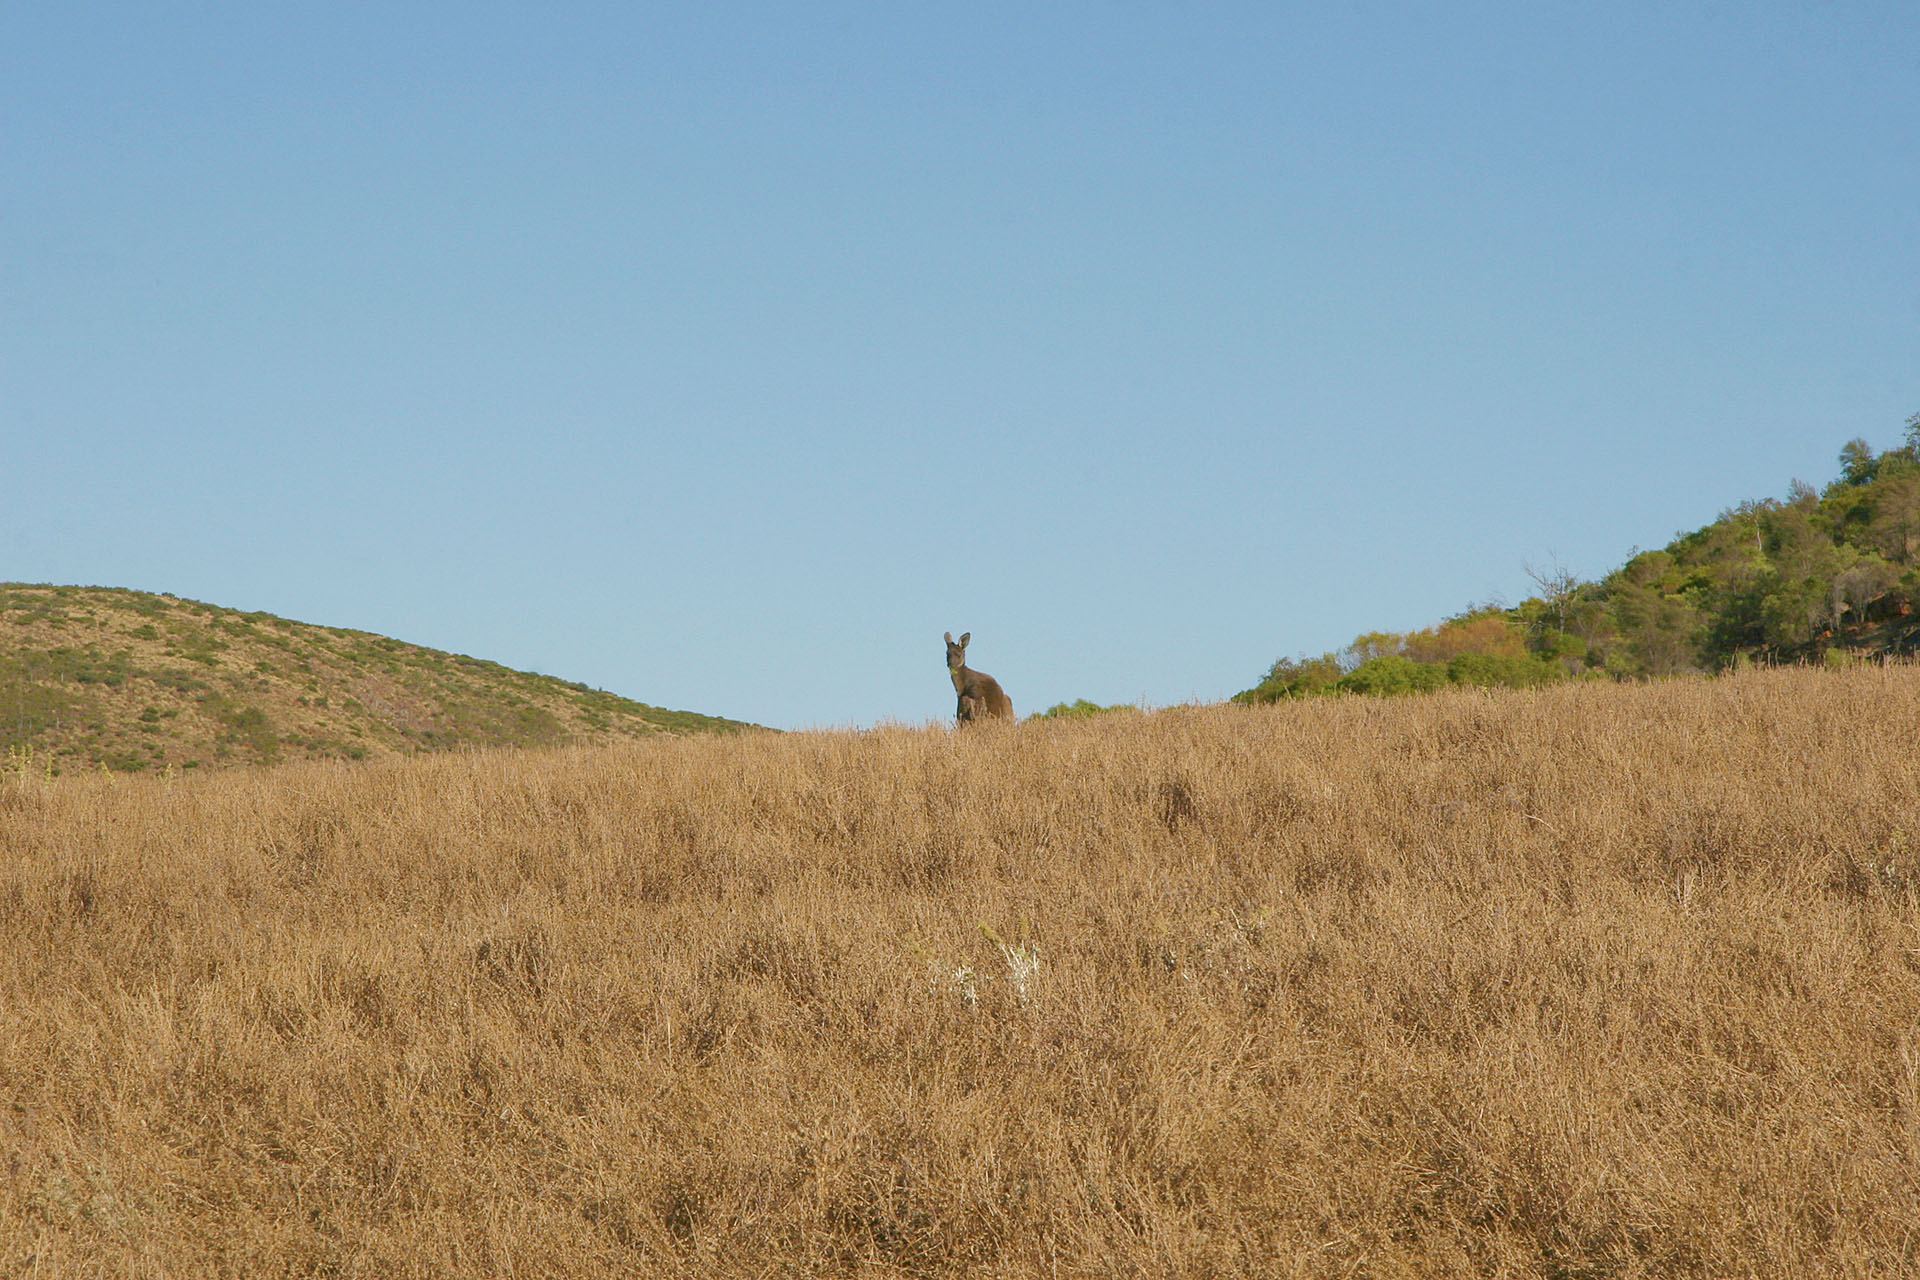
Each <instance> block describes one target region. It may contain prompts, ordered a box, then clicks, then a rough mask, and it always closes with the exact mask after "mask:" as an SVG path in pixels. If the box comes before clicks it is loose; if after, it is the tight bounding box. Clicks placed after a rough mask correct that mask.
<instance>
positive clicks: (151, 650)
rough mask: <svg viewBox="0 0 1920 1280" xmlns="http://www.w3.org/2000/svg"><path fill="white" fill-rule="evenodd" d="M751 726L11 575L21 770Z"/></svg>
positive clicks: (11, 733)
mask: <svg viewBox="0 0 1920 1280" xmlns="http://www.w3.org/2000/svg"><path fill="white" fill-rule="evenodd" d="M751 727H754V726H750V725H746V724H744V723H742V722H740V721H736V720H728V719H725V718H723V717H719V716H708V715H701V714H698V713H696V712H690V711H672V710H667V709H665V708H661V707H655V706H650V705H648V704H646V703H643V702H636V701H634V700H633V699H630V698H623V697H620V696H619V695H617V694H612V693H608V692H606V691H604V690H599V689H593V688H589V687H588V686H587V685H584V684H580V683H578V682H575V681H568V680H563V679H560V678H559V677H555V676H547V675H540V674H537V673H535V672H529V671H517V670H514V669H513V668H510V667H507V666H504V665H502V664H500V663H497V662H492V661H489V660H487V659H483V658H475V657H472V656H470V655H467V654H457V653H448V652H446V651H444V650H439V649H432V648H429V647H427V646H425V645H416V644H412V643H409V642H407V641H402V640H396V639H394V638H392V637H390V636H383V635H379V634H378V633H375V632H370V631H358V630H354V629H351V628H346V627H332V626H327V625H324V624H319V623H306V622H295V621H293V620H291V619H287V618H281V617H278V616H276V615H274V614H270V613H265V612H260V611H247V610H240V609H230V608H227V607H225V606H221V605H214V604H208V603H206V602H204V601H199V600H190V599H187V598H184V597H180V596H175V595H171V594H166V593H158V592H146V591H135V590H132V589H129V588H125V587H80V586H60V585H53V584H45V583H18V582H8V583H0V748H4V750H5V757H4V761H0V763H4V764H5V765H6V766H8V767H11V768H14V769H16V770H29V769H31V770H36V771H41V770H44V771H46V772H48V773H60V772H64V771H70V770H73V769H76V768H87V769H98V768H106V769H109V770H114V771H120V772H139V771H143V770H148V769H160V770H167V769H181V770H185V769H200V768H220V767H227V766H232V765H241V764H274V763H279V762H282V761H286V760H298V759H326V758H347V759H366V758H371V757H379V756H390V755H411V754H417V753H420V752H430V751H444V750H451V749H458V748H463V747H509V746H514V747H549V746H565V745H574V744H585V743H596V742H606V741H612V740H615V739H619V738H635V737H644V736H649V735H652V734H658V733H670V734H684V733H697V732H714V731H718V732H733V731H737V730H740V729H745V728H751Z"/></svg>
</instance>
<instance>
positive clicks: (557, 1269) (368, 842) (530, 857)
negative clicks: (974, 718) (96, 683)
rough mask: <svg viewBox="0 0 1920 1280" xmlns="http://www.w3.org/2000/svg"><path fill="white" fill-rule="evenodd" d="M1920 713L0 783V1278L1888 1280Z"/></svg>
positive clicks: (1761, 684)
mask: <svg viewBox="0 0 1920 1280" xmlns="http://www.w3.org/2000/svg"><path fill="white" fill-rule="evenodd" d="M1916 741H1920V671H1916V670H1915V669H1914V668H1910V667H1887V668H1874V669H1866V670H1855V671H1848V672H1834V673H1829V672H1812V671H1800V672H1760V673H1751V674H1745V675H1739V676H1733V677H1728V678H1725V679H1719V680H1712V681H1690V682H1676V683H1668V684H1655V685H1642V686H1614V685H1604V686H1597V685H1579V686H1571V687H1562V688H1557V689H1553V690H1548V691H1542V692H1535V693H1510V694H1499V695H1494V694H1486V693H1475V692H1462V693H1453V694H1443V695H1438V696H1435V697H1432V698H1427V699H1420V700H1400V701H1378V700H1361V699H1342V700H1328V701H1314V702H1308V703H1292V704H1281V705H1277V706H1274V707H1268V708H1260V709H1245V708H1230V707H1215V708H1181V709H1173V710H1167V711H1161V712H1158V713H1155V714H1152V715H1144V716H1116V717H1096V718H1091V719H1059V720H1053V721H1048V722H1029V723H1025V724H1020V725H1012V726H1000V725H986V726H982V727H979V728H975V729H971V730H969V731H967V732H963V733H956V732H951V731H948V730H946V729H940V728H930V729H914V728H886V729H881V730H877V731H874V732H870V733H864V734H854V733H838V734H824V733H823V734H803V735H790V736H784V737H781V736H774V735H749V736H746V737H739V738H724V739H723V738H697V739H676V740H658V741H641V742H635V743H631V744H622V745H616V746H608V747H601V748H594V749H590V750H584V749H583V750H575V751H571V752H565V753H557V754H535V753H511V752H497V753H482V754H468V755H457V756H440V757H425V758H419V759H414V760H411V761H387V762H375V763H370V764H366V765H363V766H350V765H336V764H296V765H288V766H285V767H282V768H279V769H275V770H270V771H251V772H247V771H242V772H235V773H231V774H224V775H218V776H212V777H205V778H193V779H183V780H179V781H174V782H166V781H162V780H160V779H157V778H146V779H125V778H117V779H99V778H75V779H65V778H58V779H52V780H48V779H46V778H44V777H40V776H26V777H9V778H7V779H6V780H4V781H3V782H0V954H4V955H5V957H6V963H5V965H4V966H0V1153H3V1154H0V1160H3V1161H4V1164H3V1165H0V1274H21V1275H30V1274H40V1275H77V1276H84V1275H155V1276H161V1275H179V1276H187V1275H196V1276H200V1275H208V1276H211V1275H231V1276H280V1275H286V1276H294V1275H301V1276H304V1275H337V1276H441V1275H602V1274H604V1275H661V1276H721V1277H725V1276H742V1277H745V1276H755V1277H758V1276H773V1275H792V1276H807V1275H863V1276H888V1275H902V1276H904V1275H956V1276H957V1275H968V1276H1089V1277H1091V1276H1133V1275H1138V1276H1196V1277H1198V1276H1222V1275H1251V1276H1295V1275H1297V1276H1345V1275H1370V1276H1400V1275H1405V1276H1415V1275H1500V1276H1551V1277H1566V1278H1572V1277H1603V1276H1609V1277H1610V1276H1656V1275H1657V1276H1665V1275H1701V1276H1719V1275H1726V1276H1754V1275H1759V1276H1806V1275H1819V1274H1847V1275H1895V1274H1903V1273H1904V1274H1911V1273H1914V1272H1916V1271H1920V1228H1916V1225H1915V1224H1916V1223H1920V1017H1917V1015H1920V831H1916V820H1917V819H1920V757H1917V756H1916V753H1915V751H1914V743H1915V742H1916Z"/></svg>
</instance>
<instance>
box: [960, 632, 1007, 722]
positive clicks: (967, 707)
mask: <svg viewBox="0 0 1920 1280" xmlns="http://www.w3.org/2000/svg"><path fill="white" fill-rule="evenodd" d="M971 639H973V632H971V631H969V632H966V633H965V634H964V635H962V636H961V637H960V641H959V643H957V644H956V643H954V639H953V632H951V631H949V632H947V674H948V675H950V676H952V677H953V691H954V692H955V693H957V694H959V695H960V705H959V706H958V707H957V708H956V709H955V711H954V714H955V715H956V716H958V717H959V718H960V723H961V724H971V723H972V722H973V721H975V720H1011V719H1013V699H1012V698H1009V697H1008V696H1007V691H1006V690H1005V689H1002V688H1001V687H1000V682H999V681H998V680H995V679H994V678H993V677H992V676H990V675H987V674H986V673H985V672H981V671H975V670H974V669H973V668H972V667H969V666H968V665H967V641H969V640H971Z"/></svg>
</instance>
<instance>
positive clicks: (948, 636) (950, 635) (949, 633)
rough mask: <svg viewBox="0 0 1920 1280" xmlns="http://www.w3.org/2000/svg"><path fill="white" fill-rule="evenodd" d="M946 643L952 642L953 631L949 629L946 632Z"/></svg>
mask: <svg viewBox="0 0 1920 1280" xmlns="http://www.w3.org/2000/svg"><path fill="white" fill-rule="evenodd" d="M947 643H948V644H952V643H953V632H951V631H949V632H947Z"/></svg>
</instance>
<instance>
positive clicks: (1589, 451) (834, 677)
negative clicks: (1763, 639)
mask: <svg viewBox="0 0 1920 1280" xmlns="http://www.w3.org/2000/svg"><path fill="white" fill-rule="evenodd" d="M1916 410H1920V9H1916V8H1915V7H1914V5H1913V4H1912V3H1911V2H1910V0H1902V2H1900V3H1888V4H1869V3H1860V4H1853V3H1849V4H1811V3H1810V4H1793V5H1787V4H1770V3H1755V4H1741V5H1692V4H1672V3H1650V4H1642V3H1613V4H1604V5H1597V4H1577V5H1576V4H1535V3H1528V4H1510V5H1468V4H1447V5H1435V4H1380V3H1360V4H1340V5H1332V4H1313V5H1306V4H1299V5H1290V4H1212V5H1190V4H1180V5H1175V4H1138V3H1101V4H1091V3H1062V4H1046V5H1033V4H1018V5H1013V4H968V5H951V6H928V5H918V4H897V3H890V4H873V5H847V4H834V3H819V2H813V3H806V4H755V5H731V4H699V5H695V4H681V3H659V4H631V3H620V4H599V3H582V4H569V5H558V6H544V5H541V6H536V5H507V4H498V3H485V2H479V3H474V2H466V3H461V4H443V3H437V2H436V3H407V4H384V3H383V4H377V5H374V4H324V5H321V4H312V5H298V4H286V5H282V4H259V3H254V2H252V0H249V2H248V3H234V4H224V3H178V4H164V5H163V4H139V5H134V4H128V5H102V4H93V3H86V2H85V0H79V2H75V3H61V4H30V3H25V2H24V0H13V2H12V3H0V580H7V579H11V580H24V581H36V582H39V581H47V582H61V583H78V584H97V585H110V586H128V587H136V588H141V589H146V590H155V591H170V592H173V593H175V594H178V595H183V596H189V597H193V598H197V599H203V600H208V601H212V602H214V603H218V604H222V605H228V606H233V607H238V608H244V609H264V610H268V611H270V612H273V613H277V614H281V615H283V616H286V617H292V618H297V619H301V620H303V621H309V622H321V623H327V624H332V625H337V626H350V627H359V628H364V629H367V630H370V631H377V632H382V633H385V634H388V635H392V636H397V637H399V638H401V639H404V640H409V641H413V642H416V643H420V644H426V645H431V646H434V647H437V648H443V649H451V650H456V651H460V652H465V653H471V654H475V655H477V656H481V657H486V658H491V659H495V660H497V661H501V662H504V663H507V664H509V665H512V666H516V667H523V668H529V669H533V670H538V671H544V672H548V673H551V674H555V675H561V676H565V677H568V678H570V679H577V680H583V681H586V682H587V683H589V684H592V685H596V686H599V687H603V688H607V689H610V690H613V691H615V692H617V693H622V694H626V695H628V696H630V697H635V698H639V699H642V700H644V701H648V702H653V703H658V704H662V705H667V706H672V707H679V708H686V709H690V710H695V711H703V712H709V713H714V714H721V715H728V716H734V717H738V718H741V719H747V720H754V721H758V722H761V723H765V724H772V725H777V726H781V727H799V726H809V725H847V724H862V725H864V724H872V723H875V722H877V721H880V720H884V719H898V720H905V721H909V722H916V721H923V720H929V719H933V718H936V717H941V716H947V715H951V713H952V709H953V696H952V692H951V687H950V686H949V684H948V683H947V679H946V673H945V670H944V666H943V662H942V647H941V633H942V632H944V631H948V630H951V631H953V632H954V633H955V634H958V633H959V632H961V631H971V632H972V633H973V635H974V643H973V650H972V654H971V657H972V659H973V661H974V664H975V665H976V666H978V667H980V668H981V669H984V670H987V671H990V672H992V673H993V674H994V675H996V676H997V677H999V679H1000V680H1001V682H1002V683H1003V684H1004V685H1005V686H1006V687H1007V689H1008V691H1009V692H1010V693H1011V694H1012V695H1013V698H1014V700H1015V703H1016V706H1017V707H1018V708H1019V709H1020V711H1021V712H1023V713H1025V712H1030V711H1037V710H1041V709H1043V708H1044V707H1046V706H1047V705H1049V704H1051V703H1053V702H1057V701H1062V700H1071V699H1074V698H1082V697H1084V698H1091V699H1094V700H1096V701H1100V702H1120V701H1135V700H1140V699H1144V700H1146V701H1148V702H1150V703H1154V704H1167V703H1174V702H1181V701H1185V700H1189V699H1206V700H1211V699H1218V698H1221V697H1225V696H1227V695H1229V694H1231V693H1233V692H1235V691H1236V690H1239V689H1242V688H1246V687H1248V686H1249V685H1252V684H1253V683H1255V682H1256V681H1257V680H1258V679H1259V678H1260V676H1261V675H1262V674H1263V673H1264V671H1265V670H1266V668H1267V666H1268V664H1269V663H1270V662H1272V660H1273V659H1274V658H1276V657H1278V656H1281V655H1283V654H1293V653H1300V652H1305V653H1319V652H1322V651H1324V650H1327V649H1332V648H1338V647H1340V646H1341V645H1343V644H1344V643H1346V642H1347V641H1348V640H1350V639H1351V638H1352V637H1353V636H1354V635H1355V634H1357V633H1359V632H1361V631H1365V630H1372V629H1396V630H1398V629H1408V628H1413V627H1419V626H1424V625H1428V624H1430V623H1432V622H1434V621H1436V620H1438V619H1440V618H1441V617H1443V616H1445V615H1447V614H1450V613H1454V612H1458V611H1459V610H1460V609H1462V608H1464V607H1466V606H1467V605H1469V604H1472V603H1475V602H1479V601H1484V600H1486V599H1488V598H1490V597H1494V596H1500V597H1504V598H1505V599H1507V600H1508V601H1516V600H1518V599H1520V598H1522V597H1524V596H1525V595H1526V594H1527V592H1528V582H1527V579H1526V576H1525V573H1524V568H1523V566H1524V565H1525V564H1526V563H1527V562H1528V561H1532V562H1535V563H1542V562H1545V561H1546V560H1547V558H1548V557H1549V556H1550V555H1557V556H1558V557H1559V560H1560V561H1561V563H1563V564H1564V565H1566V566H1567V567H1568V568H1571V569H1572V570H1574V571H1575V572H1577V573H1579V574H1581V575H1582V576H1588V577H1593V576H1599V575H1600V574H1602V573H1604V572H1606V571H1607V570H1609V569H1611V568H1613V567H1615V566H1616V565H1618V564H1619V563H1620V562H1621V561H1622V560H1623V559H1624V558H1625V557H1626V556H1627V554H1628V553H1629V551H1630V550H1631V549H1632V548H1634V547H1636V546H1639V547H1651V546H1659V545H1663V544H1664V543H1665V542H1666V541H1668V540H1669V539H1670V538H1671V537H1672V536H1673V535H1674V534H1675V533H1676V532H1677V531H1680V530H1683V529H1691V528H1695V527H1697V526H1699V525H1701V524H1704V523H1706V522H1707V521H1709V520H1711V519H1712V518H1713V517H1714V516H1715V515H1716V514H1717V513H1718V512H1720V511H1721V510H1722V509H1724V508H1726V507H1728V506H1731V505H1733V504H1735V503H1737V502H1739V501H1741V500H1743V499H1747V498H1757V497H1767V496H1778V495H1781V494H1784V493H1785V491H1786V489H1787V486H1788V484H1789V482H1790V481H1791V480H1793V479H1795V478H1801V479H1805V480H1808V481H1810V482H1813V483H1815V484H1822V483H1825V482H1826V481H1827V480H1829V479H1831V478H1832V477H1833V476H1834V475H1835V474H1836V473H1837V464H1836V462H1835V457H1836V455H1837V453H1838V451H1839V449H1840V446H1841V445H1842V444H1843V443H1844V442H1845V441H1846V440H1848V439H1849V438H1851V437H1854V436H1865V437H1866V438H1867V439H1868V440H1869V441H1870V442H1871V443H1872V444H1873V445H1874V446H1875V447H1876V448H1885V447H1889V446H1891V445H1894V444H1897V443H1899V442H1900V440H1901V437H1902V427H1903V423H1904V421H1905V419H1906V417H1907V415H1909V414H1911V413H1913V412H1915V411H1916Z"/></svg>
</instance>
